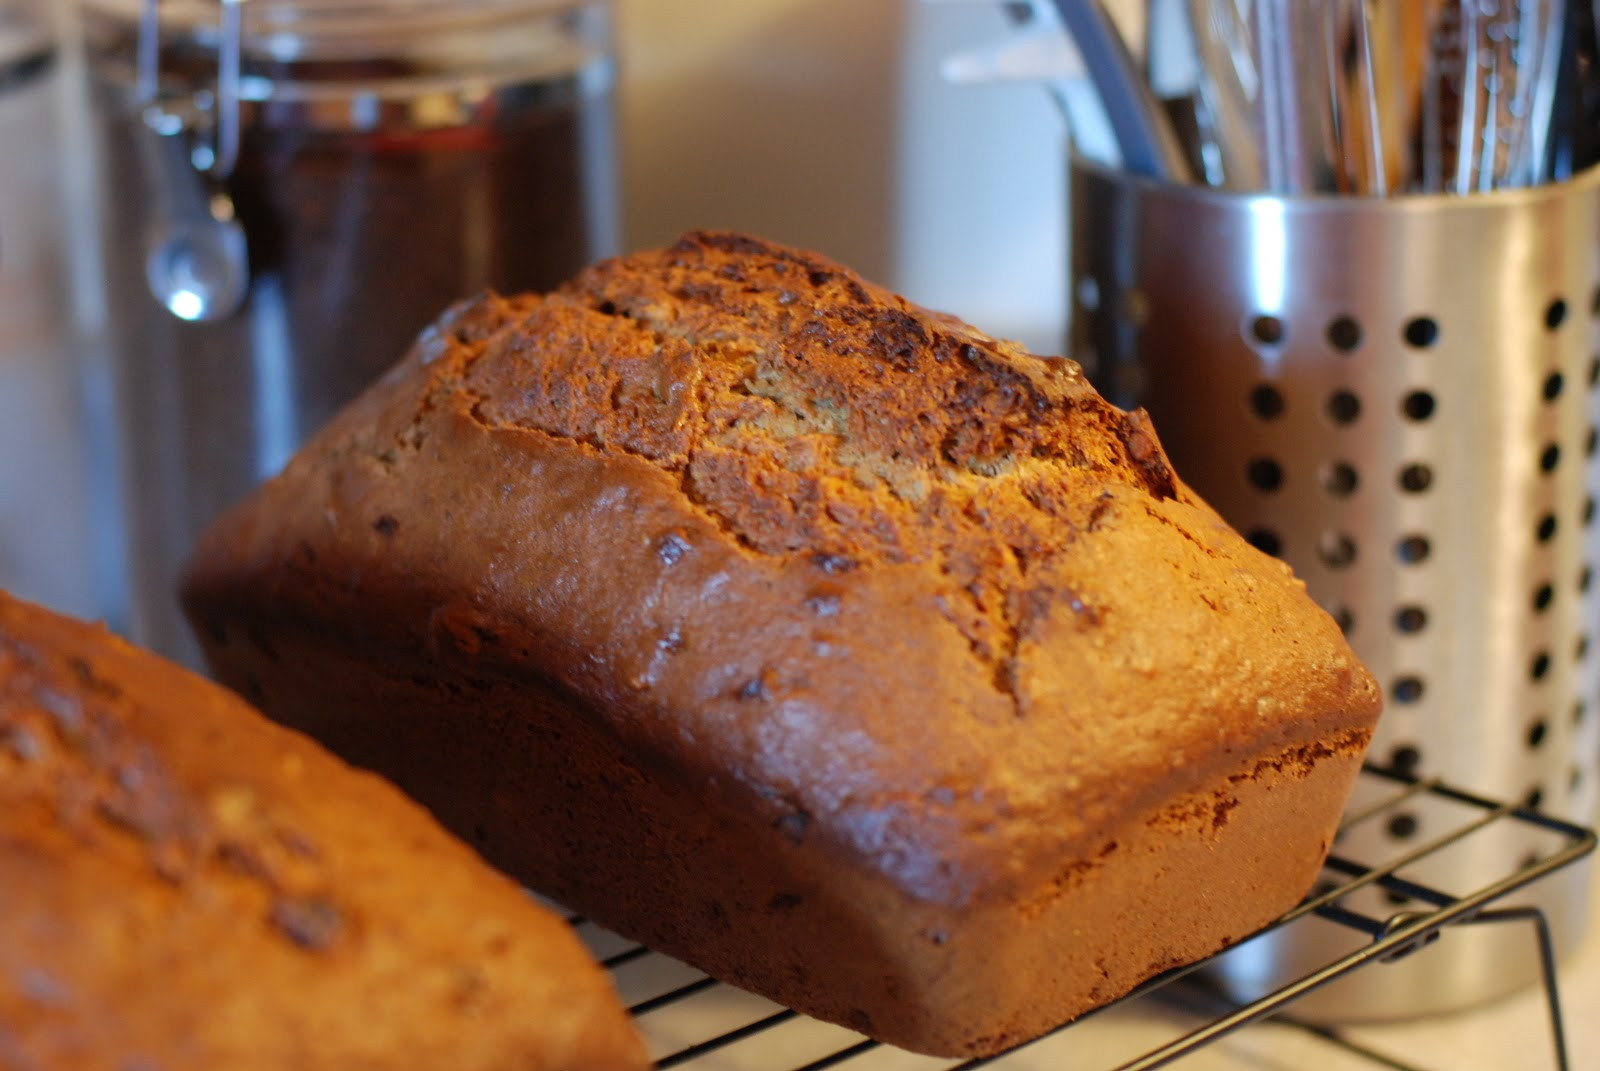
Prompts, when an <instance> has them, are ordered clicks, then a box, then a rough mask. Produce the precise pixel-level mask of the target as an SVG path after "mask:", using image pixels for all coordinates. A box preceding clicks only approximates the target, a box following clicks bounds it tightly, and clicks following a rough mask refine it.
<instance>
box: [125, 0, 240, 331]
mask: <svg viewBox="0 0 1600 1071" xmlns="http://www.w3.org/2000/svg"><path fill="white" fill-rule="evenodd" d="M241 2H242V0H222V3H221V24H220V31H221V32H220V35H219V37H218V43H217V87H216V91H215V93H214V94H210V108H209V109H206V108H202V107H200V106H199V104H198V101H199V100H200V99H203V98H202V95H201V93H197V94H196V99H195V100H191V101H190V102H188V106H187V107H184V108H182V109H179V110H168V109H167V108H166V107H165V106H164V105H163V102H162V100H161V86H160V32H161V20H160V0H144V9H143V11H142V13H141V17H140V20H139V52H138V62H139V75H138V77H139V81H138V96H139V103H140V105H141V115H140V120H141V121H140V123H139V129H138V130H136V131H135V135H134V136H135V137H136V138H137V139H138V142H139V154H140V159H141V161H142V162H143V164H144V166H145V170H146V173H147V174H148V175H149V176H150V179H151V183H150V185H151V188H152V189H154V190H156V191H157V193H156V201H155V205H154V209H155V213H154V218H153V219H152V220H151V223H150V227H149V229H148V232H147V234H146V237H145V280H146V282H147V284H148V285H149V287H150V293H151V294H152V296H154V297H155V299H156V300H157V301H159V302H160V303H161V304H162V306H164V307H165V308H166V309H167V310H168V311H169V312H171V313H172V315H174V316H176V317H178V318H179V319H180V320H189V321H199V322H213V321H216V320H223V319H226V318H227V317H229V316H231V315H233V313H234V312H236V311H238V309H239V307H240V306H241V305H242V304H243V303H244V299H245V296H246V295H247V294H248V292H249V288H250V267H249V255H248V249H247V242H246V239H245V233H244V228H243V227H241V226H240V225H239V222H238V219H237V218H236V217H235V214H234V207H233V199H232V197H231V196H230V195H229V194H228V191H227V188H226V179H227V178H228V176H229V175H231V174H232V173H233V168H234V165H235V164H236V163H237V162H238V159H239V53H240V34H241V31H242V17H241V8H240V5H241ZM208 110H209V111H210V112H211V113H212V115H211V121H210V123H209V124H207V125H208V126H209V128H210V134H211V136H210V137H209V138H205V137H201V136H199V131H198V129H197V124H196V122H195V119H196V117H198V116H200V115H202V114H204V113H205V112H206V111H208Z"/></svg>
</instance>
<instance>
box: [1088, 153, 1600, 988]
mask: <svg viewBox="0 0 1600 1071" xmlns="http://www.w3.org/2000/svg"><path fill="white" fill-rule="evenodd" d="M1070 194H1071V217H1070V218H1071V227H1072V235H1071V236H1072V274H1071V278H1072V285H1073V287H1074V299H1075V301H1074V310H1073V324H1072V346H1073V353H1074V356H1076V357H1077V358H1078V360H1080V361H1081V362H1082V363H1083V364H1084V365H1085V367H1086V368H1087V369H1088V371H1089V373H1090V375H1091V376H1092V377H1093V378H1094V379H1095V380H1096V381H1097V382H1098V383H1099V384H1100V386H1101V389H1102V390H1103V391H1104V392H1105V393H1107V394H1108V395H1109V396H1110V397H1112V398H1113V399H1114V400H1115V401H1117V402H1118V403H1119V404H1123V405H1134V404H1138V405H1143V406H1144V407H1145V408H1147V409H1148V410H1149V411H1150V413H1151V416H1152V418H1153V420H1154V422H1155V426H1156V429H1157V431H1158V432H1159V434H1160V436H1161V439H1162V442H1163V443H1164V445H1165V446H1166V448H1167V450H1168V452H1169V453H1170V454H1171V456H1172V459H1173V463H1174V465H1175V467H1176V468H1177V470H1178V472H1179V473H1180V475H1182V476H1183V477H1184V479H1186V480H1187V481H1188V482H1189V483H1190V484H1191V486H1193V487H1194V488H1195V489H1196V490H1197V491H1199V492H1200V494H1201V495H1202V496H1204V497H1205V498H1206V499H1207V500H1208V501H1209V502H1211V504H1212V505H1214V506H1215V507H1216V508H1217V509H1218V510H1219V511H1220V512H1221V513H1222V514H1223V516H1224V517H1226V518H1227V519H1228V520H1229V521H1230V522H1231V523H1232V524H1233V525H1234V526H1235V527H1236V528H1238V529H1239V530H1240V531H1241V532H1243V533H1245V534H1246V536H1247V537H1248V538H1249V539H1250V540H1251V541H1252V542H1254V543H1255V544H1256V545H1257V546H1259V547H1261V548H1262V549H1263V550H1266V551H1268V552H1269V553H1273V554H1277V555H1280V556H1281V557H1283V558H1284V559H1286V560H1287V561H1288V562H1289V563H1290V564H1291V565H1292V566H1293V567H1294V568H1295V570H1296V572H1297V573H1298V574H1299V575H1300V576H1301V577H1302V578H1303V579H1304V580H1305V582H1306V585H1307V587H1308V589H1309V591H1310V592H1311V594H1312V595H1313V596H1314V597H1315V598H1316V599H1317V600H1318V601H1319V602H1320V603H1321V604H1322V605H1323V606H1324V607H1325V608H1326V609H1327V610H1328V611H1329V612H1330V613H1332V614H1333V615H1334V616H1335V618H1336V619H1338V620H1339V622H1340V623H1341V625H1342V626H1343V627H1344V629H1345V632H1346V634H1347V635H1348V637H1349V639H1350V642H1351V644H1352V646H1353V647H1354V648H1355V649H1356V651H1357V653H1358V654H1359V655H1360V656H1361V657H1362V659H1363V660H1364V661H1365V662H1366V663H1367V665H1368V666H1369V667H1370V668H1371V669H1372V671H1373V672H1374V673H1375V674H1376V676H1377V677H1378V680H1379V681H1380V683H1381V684H1382V685H1383V687H1384V690H1385V693H1386V695H1387V700H1388V702H1387V709H1386V712H1385V715H1384V718H1383V721H1382V723H1381V725H1380V728H1379V731H1378V735H1377V738H1376V740H1375V742H1374V746H1373V749H1372V752H1371V757H1372V759H1373V760H1374V761H1376V762H1378V763H1379V764H1384V765H1388V766H1389V767H1391V768H1394V769H1396V770H1398V771H1400V772H1402V773H1408V774H1425V775H1430V776H1440V777H1445V778H1447V779H1449V780H1452V781H1454V782H1456V783H1458V784H1461V785H1463V786H1465V787H1468V788H1470V789H1472V790H1475V791H1478V792H1482V793H1485V794H1487V795H1491V796H1496V797H1498V798H1506V799H1512V800H1522V801H1526V803H1527V804H1528V805H1529V806H1531V807H1533V808H1535V809H1541V810H1544V811H1546V812H1548V813H1552V814H1555V815H1558V816H1562V817H1565V818H1569V819H1572V820H1575V821H1578V822H1580V823H1583V824H1589V823H1591V822H1592V821H1593V820H1594V817H1595V813H1596V791H1597V788H1600V771H1597V765H1600V728H1597V722H1600V711H1597V710H1596V707H1597V706H1600V661H1597V660H1600V578H1597V577H1596V576H1595V571H1596V570H1597V569H1600V527H1597V523H1596V515H1595V514H1596V498H1597V497H1600V460H1597V457H1596V455H1597V436H1600V432H1597V426H1600V349H1597V338H1600V331H1597V328H1600V170H1593V171H1590V172H1587V173H1585V174H1583V175H1581V176H1579V177H1578V178H1576V179H1574V180H1573V181H1571V182H1567V183H1563V184H1559V185H1551V186H1544V187H1537V188H1532V189H1526V190H1516V191H1508V192H1503V193H1495V194H1488V195H1481V196H1471V197H1445V196H1437V197H1436V196H1426V197H1423V196H1418V197H1398V198H1391V199H1364V198H1333V197H1327V198H1282V197H1271V196H1263V195H1241V194H1227V193H1220V192H1216V191H1210V190H1205V189H1201V188H1197V187H1185V186H1173V185H1164V184H1158V183H1153V182H1149V181H1145V180H1141V179H1137V178H1134V177H1131V176H1128V175H1126V174H1122V173H1118V172H1112V171H1108V170H1106V169H1104V168H1101V167H1098V166H1097V165H1094V164H1091V163H1087V162H1084V161H1074V163H1073V165H1072V168H1071V190H1070ZM1429 822H1430V815H1429V814H1428V813H1427V811H1426V810H1425V809H1419V810H1418V811H1416V812H1415V813H1407V814H1405V815H1401V816H1397V817H1396V818H1394V819H1392V820H1390V821H1387V822H1385V823H1382V824H1381V825H1379V826H1377V827H1372V826H1371V825H1370V824H1368V825H1360V826H1357V827H1355V828H1353V829H1351V830H1350V831H1349V833H1348V834H1347V835H1348V836H1349V837H1350V838H1352V839H1353V840H1355V841H1367V842H1371V843H1351V844H1349V845H1347V849H1348V850H1353V851H1356V852H1358V853H1359V852H1369V851H1378V850H1383V849H1385V848H1386V849H1390V850H1392V849H1393V848H1395V847H1396V846H1397V842H1398V844H1399V845H1403V844H1404V842H1407V841H1412V840H1415V841H1419V842H1420V841H1421V840H1422V839H1423V838H1425V837H1426V836H1428V834H1429V828H1428V827H1429ZM1515 832H1516V831H1515V830H1507V834H1508V835H1515ZM1379 842H1387V844H1386V845H1380V844H1379ZM1516 849H1517V845H1515V844H1503V845H1496V846H1495V847H1494V849H1493V850H1494V851H1495V852H1497V853H1498V852H1504V851H1507V850H1511V851H1515V850H1516ZM1488 865H1491V864H1489V863H1487V862H1486V860H1485V858H1484V852H1483V851H1478V850H1474V851H1472V852H1463V853H1456V854H1454V855H1451V856H1449V857H1447V858H1443V859H1439V860H1433V861H1430V863H1429V873H1428V879H1429V880H1431V881H1435V882H1438V883H1440V884H1443V885H1446V886H1449V885H1452V884H1470V883H1472V882H1473V881H1475V880H1478V879H1480V878H1481V877H1482V876H1483V875H1482V873H1481V872H1482V870H1483V869H1484V867H1485V866H1488ZM1587 878H1588V875H1587V869H1586V868H1574V869H1572V870H1571V871H1569V872H1568V873H1567V874H1564V875H1559V876H1557V877H1555V878H1552V879H1551V880H1550V881H1548V882H1544V883H1541V884H1540V885H1539V886H1536V887H1535V888H1534V889H1532V890H1530V892H1529V899H1530V900H1533V901H1535V902H1537V903H1538V904H1539V905H1540V906H1542V907H1543V908H1544V909H1545V910H1546V912H1547V913H1548V914H1549V916H1550V918H1551V921H1552V925H1553V928H1554V932H1555V934H1556V940H1557V942H1558V946H1559V945H1562V944H1568V945H1570V944H1572V943H1575V941H1576V939H1577V936H1578V934H1579V931H1580V930H1581V928H1582V914H1583V906H1584V904H1585V902H1586V901H1585V890H1586V882H1587ZM1372 895H1373V897H1382V896H1383V895H1384V894H1383V893H1380V892H1378V891H1376V890H1373V891H1372ZM1383 906H1384V905H1383V904H1382V903H1379V902H1376V901H1375V902H1374V904H1373V905H1372V907H1373V909H1374V910H1377V909H1381V908H1383ZM1401 906H1402V905H1398V904H1395V905H1390V906H1389V908H1388V910H1389V912H1390V913H1394V912H1396V911H1398V910H1399V908H1400V907H1401ZM1502 936H1503V935H1499V934H1493V933H1482V934H1474V935H1473V937H1474V938H1475V940H1469V941H1463V942H1459V943H1458V944H1457V945H1456V954H1455V955H1454V956H1453V957H1444V956H1436V957H1416V958H1415V963H1414V966H1413V963H1412V962H1411V961H1407V962H1405V963H1401V964H1396V965H1394V966H1393V967H1392V968H1391V969H1389V970H1386V971H1383V972H1374V973H1373V975H1369V976H1365V977H1363V978H1362V979H1361V981H1360V984H1359V985H1358V986H1353V987H1350V988H1348V989H1341V988H1340V987H1337V986H1334V987H1330V988H1329V989H1328V990H1327V991H1326V992H1324V993H1319V994H1317V995H1315V996H1314V997H1312V998H1311V1003H1310V1007H1311V1010H1312V1011H1313V1013H1314V1014H1317V1015H1319V1016H1321V1017H1324V1018H1330V1019H1335V1018H1337V1019H1361V1018H1392V1017H1398V1016H1407V1015H1413V1014H1421V1013H1426V1012H1431V1011H1436V1010H1443V1009H1446V1008H1454V1007H1459V1006H1462V1005H1465V1004H1469V1003H1472V1002H1475V1001H1478V1000H1483V999H1488V998H1491V997H1494V996H1496V995H1499V994H1502V993H1504V992H1507V991H1509V990H1510V989H1512V988H1516V987H1518V986H1520V985H1522V984H1525V983H1526V982H1529V981H1532V980H1533V979H1534V977H1535V967H1534V964H1533V963H1532V962H1531V961H1530V962H1527V964H1526V968H1525V969H1522V970H1517V969H1512V968H1510V967H1508V964H1513V963H1516V962H1517V961H1518V959H1519V957H1518V955H1517V953H1516V950H1515V949H1513V948H1509V947H1506V948H1498V947H1496V948H1489V947H1480V946H1481V945H1482V944H1483V943H1484V942H1489V943H1493V942H1496V941H1499V940H1501V939H1502ZM1316 955H1317V952H1316V951H1315V950H1314V949H1308V948H1306V947H1302V945H1301V944H1300V943H1296V942H1285V943H1284V944H1282V945H1281V946H1280V947H1277V948H1275V949H1273V950H1272V953H1271V954H1270V955H1264V956H1261V957H1256V959H1255V960H1254V961H1253V963H1252V964H1250V965H1249V966H1248V969H1243V970H1241V969H1235V970H1233V971H1232V972H1231V976H1230V977H1229V978H1227V979H1226V980H1227V981H1228V982H1230V983H1231V984H1233V985H1234V986H1235V987H1236V989H1238V990H1239V991H1240V992H1241V993H1246V994H1247V993H1249V992H1252V991H1261V990H1264V989H1266V988H1268V987H1270V985H1271V984H1272V983H1273V981H1274V979H1275V978H1276V977H1277V976H1278V975H1279V974H1280V973H1281V972H1282V971H1283V970H1285V969H1290V968H1292V967H1293V965H1294V964H1295V963H1296V962H1303V961H1305V960H1306V958H1307V957H1315V956H1316ZM1521 958H1522V959H1524V960H1526V957H1521ZM1418 971H1426V972H1427V975H1426V977H1419V976H1418V975H1417V972H1418Z"/></svg>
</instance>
